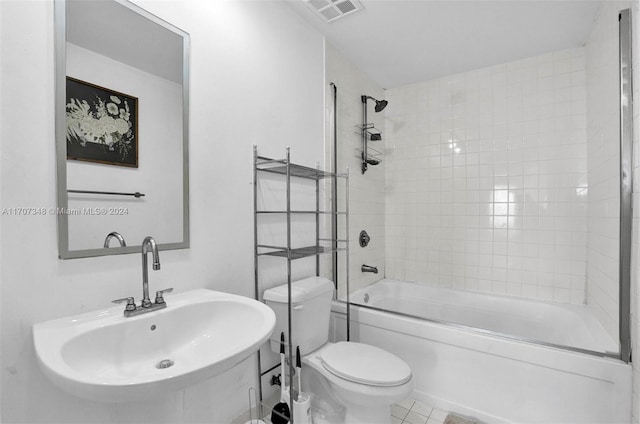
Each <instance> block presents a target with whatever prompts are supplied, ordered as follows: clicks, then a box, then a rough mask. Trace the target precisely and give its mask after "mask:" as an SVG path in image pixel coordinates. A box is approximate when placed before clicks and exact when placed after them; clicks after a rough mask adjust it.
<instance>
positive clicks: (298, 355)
mask: <svg viewBox="0 0 640 424" xmlns="http://www.w3.org/2000/svg"><path fill="white" fill-rule="evenodd" d="M301 372H302V362H301V361H300V346H296V373H297V374H298V399H297V400H298V401H299V400H300V394H301V393H302V383H301V378H300V373H301Z"/></svg>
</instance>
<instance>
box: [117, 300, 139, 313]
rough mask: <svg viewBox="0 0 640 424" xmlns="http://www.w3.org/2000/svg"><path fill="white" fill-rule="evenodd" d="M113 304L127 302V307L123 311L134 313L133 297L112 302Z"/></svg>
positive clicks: (134, 303)
mask: <svg viewBox="0 0 640 424" xmlns="http://www.w3.org/2000/svg"><path fill="white" fill-rule="evenodd" d="M112 302H113V303H124V302H127V306H125V308H124V310H125V311H135V310H136V301H135V300H134V299H133V297H123V298H122V299H116V300H112Z"/></svg>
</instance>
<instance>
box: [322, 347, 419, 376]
mask: <svg viewBox="0 0 640 424" xmlns="http://www.w3.org/2000/svg"><path fill="white" fill-rule="evenodd" d="M321 359H322V365H323V366H324V367H325V368H326V369H327V370H328V371H330V372H331V373H333V374H335V375H337V376H338V377H341V378H344V379H345V380H349V381H354V382H357V383H362V384H368V385H370V386H399V385H401V384H404V383H406V382H407V381H409V379H411V368H409V365H407V363H406V362H404V361H403V360H402V359H400V358H398V357H397V356H395V355H393V354H391V353H389V352H387V351H385V350H382V349H379V348H377V347H375V346H371V345H367V344H362V343H355V342H339V343H336V344H334V345H333V346H329V347H328V348H327V349H325V350H324V351H323V352H322V353H321Z"/></svg>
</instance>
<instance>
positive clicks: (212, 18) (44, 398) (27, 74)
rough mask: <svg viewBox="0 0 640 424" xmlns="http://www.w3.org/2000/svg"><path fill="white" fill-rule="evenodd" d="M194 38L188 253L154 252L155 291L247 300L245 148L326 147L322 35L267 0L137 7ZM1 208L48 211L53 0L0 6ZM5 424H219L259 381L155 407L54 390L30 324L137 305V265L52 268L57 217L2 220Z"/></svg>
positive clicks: (310, 160)
mask: <svg viewBox="0 0 640 424" xmlns="http://www.w3.org/2000/svg"><path fill="white" fill-rule="evenodd" d="M136 3H138V4H140V5H141V6H142V7H144V8H146V9H147V10H149V11H150V12H151V13H154V14H155V15H157V16H159V17H160V18H163V19H165V20H167V21H170V22H172V23H173V24H175V25H176V26H178V27H180V28H182V29H183V30H185V31H187V32H188V33H190V34H191V46H192V51H191V60H190V67H191V118H190V129H191V141H190V155H191V156H190V175H191V181H190V183H191V187H190V195H191V202H190V206H191V225H192V227H191V240H192V243H191V248H190V249H188V250H180V251H168V252H161V254H160V258H161V262H162V270H161V271H159V272H152V273H151V274H150V280H151V281H150V285H151V290H156V289H160V288H164V287H174V288H175V289H176V291H183V290H187V289H190V288H196V287H206V288H211V289H216V290H222V291H227V292H232V293H237V294H241V295H246V296H251V297H252V296H253V253H252V252H253V250H252V249H253V230H252V222H253V217H252V200H253V198H252V186H251V184H250V182H251V178H252V170H251V163H252V161H251V157H252V156H251V145H252V144H254V143H256V144H258V145H259V147H260V151H261V153H262V154H264V155H268V156H278V157H280V156H282V155H283V154H284V148H285V146H287V145H289V146H291V148H292V151H293V152H295V159H296V161H297V162H301V163H303V164H305V165H309V166H315V163H316V162H317V161H318V160H322V159H321V158H323V156H324V150H323V136H324V133H323V96H324V90H323V82H324V78H323V40H322V37H321V36H320V35H319V34H317V33H316V32H315V31H313V30H312V29H310V28H309V27H308V25H307V24H305V23H303V22H302V21H301V20H300V19H299V18H298V17H297V16H295V15H294V14H293V13H292V12H291V11H290V10H289V9H288V8H287V7H286V6H284V5H282V4H279V3H273V2H264V1H261V2H240V1H215V2H210V1H204V0H202V1H199V0H191V1H163V2H157V1H141V0H138V1H136ZM0 10H1V12H0V16H1V19H2V21H1V34H0V39H1V40H2V46H1V48H2V72H1V80H0V82H1V84H2V94H1V95H2V101H1V102H0V104H1V105H2V110H1V114H2V133H1V142H2V145H1V146H2V150H1V153H2V163H1V170H2V178H1V184H2V185H1V188H2V192H1V205H2V208H10V207H19V206H28V207H53V206H55V198H56V193H55V159H54V111H53V103H54V97H53V96H54V82H53V69H54V46H53V38H52V35H53V3H52V1H50V0H48V1H44V0H43V1H29V2H24V1H2V3H0ZM1 222H2V239H1V247H0V249H1V251H2V261H1V264H2V276H1V277H2V281H1V283H2V285H1V289H2V292H1V295H2V296H1V302H2V303H1V306H2V308H1V322H2V324H1V325H2V327H1V330H2V341H1V342H2V350H1V357H2V371H1V372H2V380H1V381H2V386H1V387H2V404H1V408H0V409H1V411H2V412H1V413H2V421H3V422H7V423H10V422H66V423H70V422H82V423H85V422H106V423H109V422H113V423H116V422H117V423H122V422H129V421H131V422H134V421H137V422H143V421H144V422H171V423H174V422H212V423H227V422H229V421H231V419H232V418H233V417H234V416H235V415H236V414H238V413H239V412H241V411H242V410H243V409H244V408H245V407H246V403H247V401H246V394H247V389H248V387H249V386H250V385H255V382H256V380H255V360H253V359H250V360H248V361H246V362H244V363H243V364H241V365H239V366H237V367H235V368H234V369H233V370H231V371H229V372H227V373H225V374H224V375H223V376H221V377H220V378H217V379H213V380H210V381H209V382H206V383H203V384H201V385H199V386H197V387H194V388H190V389H188V390H185V391H183V392H179V393H175V394H172V395H169V396H167V397H166V398H165V399H161V400H158V401H153V402H148V403H141V404H131V405H106V404H97V403H96V404H94V403H91V402H87V401H83V400H80V399H76V398H74V397H72V396H70V395H67V394H65V393H63V392H61V391H60V390H59V389H57V388H56V387H54V386H53V385H52V384H51V383H50V382H49V381H48V380H47V379H46V378H45V377H44V376H43V374H42V373H41V372H40V370H39V369H38V367H37V365H36V360H35V357H34V352H33V345H32V341H31V326H32V324H34V323H36V322H41V321H45V320H49V319H54V318H59V317H62V316H67V315H72V314H76V313H79V312H83V311H89V310H95V309H98V308H103V307H107V306H108V305H109V304H110V301H111V299H116V298H121V297H123V296H127V295H135V296H137V297H139V293H140V285H141V284H140V263H141V260H140V256H139V255H124V256H123V255H118V256H110V257H100V258H88V259H74V260H66V261H62V260H58V259H57V247H56V246H57V242H56V217H55V216H7V215H4V216H2V221H1Z"/></svg>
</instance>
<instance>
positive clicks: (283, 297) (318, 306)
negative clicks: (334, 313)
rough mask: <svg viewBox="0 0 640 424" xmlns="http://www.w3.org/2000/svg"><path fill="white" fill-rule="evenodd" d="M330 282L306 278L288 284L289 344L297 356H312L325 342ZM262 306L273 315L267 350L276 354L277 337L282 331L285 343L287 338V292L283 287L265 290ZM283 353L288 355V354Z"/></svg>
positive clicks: (329, 313) (326, 339)
mask: <svg viewBox="0 0 640 424" xmlns="http://www.w3.org/2000/svg"><path fill="white" fill-rule="evenodd" d="M333 290H334V287H333V282H331V280H328V279H326V278H324V277H310V278H305V279H304V280H298V281H292V282H291V319H292V328H291V341H292V345H293V349H294V351H295V348H296V346H300V354H301V355H306V354H307V353H309V352H313V351H314V350H316V349H317V348H319V347H320V346H322V345H324V344H325V343H326V342H327V341H328V340H329V318H330V316H331V299H332V298H333ZM263 298H264V301H265V303H266V304H267V305H268V306H269V307H270V308H271V309H273V311H274V312H275V314H276V327H275V329H274V330H273V334H272V335H271V339H270V342H271V350H272V351H274V352H276V353H279V352H280V333H281V332H282V331H284V336H285V342H287V341H288V336H289V328H288V326H289V321H288V289H287V285H286V284H283V285H281V286H277V287H274V288H271V289H269V290H266V291H265V292H264V295H263ZM285 353H286V354H287V355H288V354H289V350H288V349H286V350H285Z"/></svg>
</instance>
